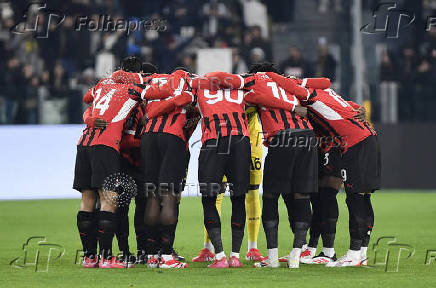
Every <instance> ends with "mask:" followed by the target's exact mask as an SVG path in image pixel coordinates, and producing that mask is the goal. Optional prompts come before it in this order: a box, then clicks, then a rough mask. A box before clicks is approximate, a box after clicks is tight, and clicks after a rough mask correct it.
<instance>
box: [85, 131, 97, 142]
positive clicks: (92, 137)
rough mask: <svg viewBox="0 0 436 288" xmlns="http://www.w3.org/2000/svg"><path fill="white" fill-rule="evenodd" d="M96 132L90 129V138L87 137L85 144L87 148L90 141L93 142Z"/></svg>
mask: <svg viewBox="0 0 436 288" xmlns="http://www.w3.org/2000/svg"><path fill="white" fill-rule="evenodd" d="M96 130H97V129H96V128H92V132H91V136H89V140H88V143H86V146H89V145H90V144H91V142H92V140H94V137H95V131H96Z"/></svg>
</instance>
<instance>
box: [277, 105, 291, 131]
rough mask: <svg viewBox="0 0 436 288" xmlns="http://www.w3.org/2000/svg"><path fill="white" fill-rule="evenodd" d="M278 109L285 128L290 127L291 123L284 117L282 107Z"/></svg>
mask: <svg viewBox="0 0 436 288" xmlns="http://www.w3.org/2000/svg"><path fill="white" fill-rule="evenodd" d="M279 111H280V117H281V118H282V121H283V125H284V128H285V130H288V129H291V125H289V122H288V119H287V118H286V113H285V111H284V110H282V109H280V110H279Z"/></svg>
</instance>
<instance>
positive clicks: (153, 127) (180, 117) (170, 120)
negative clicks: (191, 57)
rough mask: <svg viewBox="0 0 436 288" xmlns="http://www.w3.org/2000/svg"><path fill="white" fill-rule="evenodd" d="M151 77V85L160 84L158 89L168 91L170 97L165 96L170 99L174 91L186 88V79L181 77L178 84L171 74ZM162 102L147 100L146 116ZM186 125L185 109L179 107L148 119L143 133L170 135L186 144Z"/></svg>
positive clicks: (159, 100)
mask: <svg viewBox="0 0 436 288" xmlns="http://www.w3.org/2000/svg"><path fill="white" fill-rule="evenodd" d="M173 74H174V73H173ZM151 77H152V79H151V84H158V85H159V87H161V88H157V89H161V91H164V90H165V89H168V95H165V96H168V97H169V96H172V95H173V94H174V93H173V91H172V90H177V87H178V86H179V85H180V86H181V87H182V88H183V87H185V79H184V78H180V77H179V78H177V80H178V81H177V83H175V82H172V81H173V77H172V75H170V74H153V75H152V76H151ZM175 85H177V87H174V86H175ZM165 86H167V87H168V88H164V87H165ZM179 90H180V89H179ZM176 94H177V93H176ZM165 96H163V97H165ZM161 101H164V100H161V99H156V100H147V107H146V115H148V113H149V111H150V110H152V109H154V108H155V106H158V105H159V102H161ZM185 124H186V110H185V109H183V108H182V107H177V108H176V109H175V110H172V111H170V112H168V113H165V114H163V115H159V116H157V117H153V118H148V119H147V121H146V124H145V127H144V129H143V133H152V132H154V133H168V134H172V135H175V136H177V137H179V138H181V139H182V140H183V141H185V142H186V141H187V139H186V138H187V137H186V134H185V132H184V130H183V127H184V126H185Z"/></svg>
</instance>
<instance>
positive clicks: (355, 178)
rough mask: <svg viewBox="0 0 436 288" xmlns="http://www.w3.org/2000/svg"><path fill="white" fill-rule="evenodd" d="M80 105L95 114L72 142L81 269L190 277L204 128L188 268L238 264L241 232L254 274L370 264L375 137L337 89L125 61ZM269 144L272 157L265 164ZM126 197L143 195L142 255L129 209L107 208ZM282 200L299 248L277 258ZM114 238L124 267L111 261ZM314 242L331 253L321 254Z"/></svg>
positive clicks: (259, 68) (139, 200) (313, 82)
mask: <svg viewBox="0 0 436 288" xmlns="http://www.w3.org/2000/svg"><path fill="white" fill-rule="evenodd" d="M84 102H85V103H87V104H90V106H89V108H88V109H87V110H86V111H85V113H84V115H83V116H84V122H85V123H86V128H85V130H84V131H83V135H82V137H81V138H80V140H79V143H78V145H77V156H76V167H75V177H74V184H73V188H74V189H76V190H78V191H80V192H81V194H82V200H81V205H80V210H79V212H78V214H77V227H78V231H79V234H80V238H81V241H82V245H83V251H84V258H83V267H86V268H97V267H99V268H131V267H133V266H134V265H135V264H146V265H147V266H148V267H150V268H156V267H159V268H186V267H188V264H187V263H186V262H185V261H184V258H183V257H181V256H179V255H178V254H177V253H176V252H175V251H174V249H173V244H174V239H175V235H176V227H177V223H178V215H179V204H180V199H181V198H180V195H181V193H182V191H183V190H184V184H185V178H186V174H187V169H188V163H189V159H190V153H189V144H188V142H189V138H190V137H191V135H192V133H193V131H194V129H195V128H196V127H197V124H198V122H199V121H201V131H202V137H201V142H202V147H201V150H200V155H199V157H198V182H199V191H200V193H201V203H202V206H203V219H204V227H205V239H204V248H203V249H202V250H201V251H200V254H199V255H198V256H197V257H195V258H193V259H192V261H193V262H212V263H211V264H209V265H208V267H210V268H228V267H241V266H242V263H241V261H240V248H241V245H242V241H243V238H244V231H245V226H247V230H248V252H247V254H246V259H247V260H252V261H254V262H255V263H254V267H259V268H261V267H270V268H276V267H279V266H280V262H287V266H288V267H289V268H298V267H299V264H300V263H305V264H325V265H326V266H328V267H346V266H362V265H367V256H366V252H367V247H368V243H369V240H370V235H371V231H372V227H373V224H374V213H373V209H372V205H371V194H372V193H373V192H374V191H375V190H377V189H379V186H380V155H379V153H380V152H379V145H378V142H377V134H376V131H375V130H374V129H373V127H372V126H371V125H370V124H369V123H368V122H367V121H366V119H365V109H364V108H363V107H361V106H359V105H357V104H355V103H353V102H351V101H345V100H344V99H343V98H342V97H341V96H339V95H338V94H336V92H335V91H333V90H332V89H331V88H330V80H329V79H327V78H307V79H297V78H294V77H290V76H284V75H281V74H280V73H279V72H278V71H277V70H276V68H275V66H274V65H273V64H271V63H260V64H254V65H253V66H252V67H251V68H250V70H249V71H248V73H246V74H241V75H238V74H231V73H226V72H210V73H207V74H206V75H203V76H198V75H195V74H193V73H191V72H190V71H187V69H185V68H183V67H180V68H178V69H175V71H174V72H173V73H171V74H159V73H158V71H157V68H156V67H155V66H154V65H152V64H150V63H141V61H140V60H139V59H138V58H136V57H127V58H125V59H124V60H123V61H122V64H121V69H120V70H117V71H115V72H114V73H112V75H111V76H110V77H108V78H104V79H101V80H100V81H99V82H98V84H97V85H96V86H95V87H92V88H91V89H90V90H89V91H88V93H87V94H86V95H85V96H84ZM262 144H263V145H265V146H267V147H268V153H267V155H266V158H265V163H264V165H263V166H264V167H262V159H263V157H262ZM262 172H263V173H262ZM120 175H121V176H120ZM122 175H128V177H131V178H132V179H133V180H134V186H135V189H134V190H135V192H136V193H130V194H129V193H128V192H131V191H130V190H132V188H131V187H130V186H128V185H125V183H124V182H125V181H122V179H121V178H122ZM108 183H109V184H108ZM261 184H262V187H263V194H262V208H260V202H259V186H260V185H261ZM342 185H344V187H345V192H346V195H347V197H346V204H347V206H348V210H349V234H350V246H349V250H348V251H347V253H346V254H345V255H344V256H342V257H340V258H337V257H336V253H335V249H334V241H335V236H336V223H337V219H338V215H339V211H338V203H337V200H336V195H337V193H338V191H339V189H340V188H341V186H342ZM136 190H137V191H136ZM225 191H229V193H230V200H231V203H232V213H231V231H232V235H231V237H232V248H231V253H230V255H229V257H227V256H226V254H225V252H224V247H223V243H222V235H221V219H220V215H221V202H222V200H223V195H224V194H223V193H224V192H225ZM126 195H132V196H134V198H135V216H134V227H135V233H136V240H137V250H138V253H137V255H136V257H134V256H133V255H132V254H131V252H130V250H129V244H128V235H129V222H128V212H129V211H128V209H129V205H128V204H129V201H124V202H123V201H113V199H118V200H120V199H122V198H123V197H124V198H125V197H126ZM280 195H281V196H282V198H283V200H284V203H285V205H286V208H287V212H288V217H289V223H290V228H291V229H292V232H293V234H294V240H293V248H292V250H291V251H290V253H289V255H287V256H285V257H281V258H279V256H278V224H279V213H278V200H279V197H280ZM129 199H130V198H129ZM126 203H127V204H126ZM260 221H262V225H263V229H264V232H265V235H266V242H267V248H268V252H267V253H268V254H267V255H266V256H265V257H263V256H262V255H261V253H260V251H259V250H258V248H257V235H258V231H259V226H260ZM246 224H247V225H246ZM308 231H310V233H309V235H310V239H309V242H308V243H307V242H306V237H307V234H308ZM182 233H183V232H182ZM115 235H116V238H117V240H118V246H119V250H120V251H121V254H122V255H121V257H115V256H113V255H112V241H113V238H114V236H115ZM320 236H321V238H322V242H323V248H322V252H321V253H320V254H318V255H316V250H317V245H318V240H319V237H320ZM97 246H98V247H99V251H98V252H97Z"/></svg>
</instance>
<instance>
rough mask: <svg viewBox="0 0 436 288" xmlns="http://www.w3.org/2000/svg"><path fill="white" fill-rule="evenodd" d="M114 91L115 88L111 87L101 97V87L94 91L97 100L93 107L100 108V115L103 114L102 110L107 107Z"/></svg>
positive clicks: (104, 110)
mask: <svg viewBox="0 0 436 288" xmlns="http://www.w3.org/2000/svg"><path fill="white" fill-rule="evenodd" d="M115 91H116V89H112V90H110V91H109V92H108V93H106V94H105V95H104V96H103V97H101V98H100V94H101V88H100V89H98V90H97V91H96V92H95V93H96V94H97V98H96V99H95V100H96V101H97V102H96V104H95V106H94V107H95V108H97V109H100V116H101V115H103V114H104V112H106V110H107V109H108V108H109V103H110V102H111V100H112V96H114V93H115Z"/></svg>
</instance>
